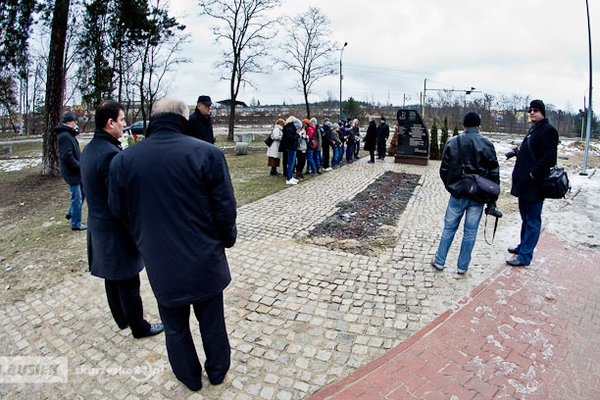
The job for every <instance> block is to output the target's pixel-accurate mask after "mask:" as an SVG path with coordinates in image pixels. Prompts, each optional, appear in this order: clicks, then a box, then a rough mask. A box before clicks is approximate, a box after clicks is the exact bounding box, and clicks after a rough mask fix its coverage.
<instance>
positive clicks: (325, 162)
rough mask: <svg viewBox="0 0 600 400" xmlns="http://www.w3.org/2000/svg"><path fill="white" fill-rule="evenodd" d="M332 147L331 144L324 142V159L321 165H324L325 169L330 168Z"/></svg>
mask: <svg viewBox="0 0 600 400" xmlns="http://www.w3.org/2000/svg"><path fill="white" fill-rule="evenodd" d="M330 146H331V145H330V144H329V142H326V141H323V159H322V160H321V164H323V168H329V147H330Z"/></svg>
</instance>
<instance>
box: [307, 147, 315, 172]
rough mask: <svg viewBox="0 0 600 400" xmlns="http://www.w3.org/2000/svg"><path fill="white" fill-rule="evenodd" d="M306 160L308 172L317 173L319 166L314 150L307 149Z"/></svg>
mask: <svg viewBox="0 0 600 400" xmlns="http://www.w3.org/2000/svg"><path fill="white" fill-rule="evenodd" d="M306 162H307V163H308V167H306V173H307V174H311V173H312V174H316V173H317V166H316V165H315V156H314V150H306Z"/></svg>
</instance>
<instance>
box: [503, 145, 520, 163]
mask: <svg viewBox="0 0 600 400" xmlns="http://www.w3.org/2000/svg"><path fill="white" fill-rule="evenodd" d="M518 155H519V148H518V147H515V148H514V149H512V150H511V151H509V152H508V153H506V154H505V156H506V159H507V160H508V159H511V158H512V157H514V156H518Z"/></svg>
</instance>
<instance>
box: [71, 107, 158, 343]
mask: <svg viewBox="0 0 600 400" xmlns="http://www.w3.org/2000/svg"><path fill="white" fill-rule="evenodd" d="M95 120H96V131H95V132H94V137H93V139H92V140H91V141H90V143H89V144H88V145H87V146H85V149H84V150H83V153H82V155H81V178H82V180H83V184H84V186H85V187H86V188H87V190H86V192H87V195H88V209H89V211H88V224H89V230H88V237H87V245H88V262H89V265H90V271H91V272H92V275H94V276H98V277H100V278H104V286H105V289H106V297H107V299H108V305H109V307H110V311H111V313H112V315H113V318H114V319H115V322H116V323H117V326H118V327H119V328H121V329H125V328H127V326H129V327H130V328H131V333H132V335H133V337H135V338H138V339H139V338H143V337H147V336H152V335H156V334H158V333H160V332H162V331H163V326H162V324H160V323H156V324H150V323H148V322H147V321H146V320H145V319H144V310H143V306H142V298H141V297H140V276H139V273H140V271H141V270H142V268H143V263H142V257H141V255H140V253H139V252H138V249H137V247H136V245H135V242H134V241H133V239H132V238H131V235H129V233H128V232H127V228H126V227H125V226H124V225H123V224H122V223H121V222H120V221H118V220H117V219H116V218H115V217H114V216H113V215H112V214H111V212H110V209H109V208H108V187H107V181H108V168H109V165H110V162H111V160H112V159H113V157H114V156H115V155H117V154H118V153H119V151H121V143H120V141H119V138H120V137H121V136H122V135H123V128H124V127H125V126H126V122H125V113H124V112H123V106H122V105H121V104H119V103H116V102H114V101H104V102H102V103H100V105H99V106H98V108H97V109H96V116H95Z"/></svg>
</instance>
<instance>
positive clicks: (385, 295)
mask: <svg viewBox="0 0 600 400" xmlns="http://www.w3.org/2000/svg"><path fill="white" fill-rule="evenodd" d="M438 168H439V163H438V162H430V164H429V165H428V166H426V167H424V166H409V165H401V164H394V163H393V160H392V159H389V158H388V159H386V161H385V162H378V163H377V164H367V163H366V159H361V160H360V161H359V162H355V163H353V164H351V165H348V166H344V167H342V168H339V169H336V170H334V171H332V172H328V173H326V174H323V175H322V176H319V177H316V178H314V179H311V180H309V181H307V182H302V183H301V184H299V185H297V186H294V187H290V188H286V189H285V190H283V191H281V192H279V193H276V194H274V195H271V196H269V197H266V198H263V199H261V200H259V201H256V202H254V203H252V204H249V205H246V206H244V207H241V208H240V209H239V217H238V231H239V236H238V242H237V244H236V245H235V247H233V248H232V249H230V250H228V253H227V255H228V259H229V261H230V265H231V270H232V276H233V282H232V284H231V285H230V286H229V288H228V289H227V290H226V291H225V302H226V306H225V307H226V308H225V313H226V321H227V325H228V331H229V334H230V340H231V345H232V366H231V370H230V372H229V375H228V378H227V381H226V383H225V384H223V385H220V386H211V385H210V384H209V383H208V379H206V377H205V379H204V383H205V386H204V388H203V389H202V390H201V391H199V392H197V393H193V392H190V391H189V390H187V389H186V388H185V387H184V386H183V385H182V384H180V383H179V381H177V380H176V378H175V377H174V375H173V374H172V372H171V369H170V366H169V363H168V360H167V356H166V349H165V344H164V336H163V335H158V336H155V337H151V338H146V339H142V340H135V339H133V338H132V337H131V335H130V333H129V331H128V330H125V331H119V330H118V329H117V328H116V326H115V324H114V322H113V321H112V318H111V316H110V313H109V310H108V307H107V305H106V300H105V295H104V286H103V282H102V280H100V279H97V278H93V277H91V276H89V275H85V276H79V277H69V278H67V279H66V280H65V281H63V282H61V283H60V284H58V285H56V286H54V287H49V288H48V289H47V290H46V291H42V292H38V293H35V294H32V295H30V296H28V297H27V298H26V299H25V300H24V301H19V302H17V303H16V304H13V305H10V306H7V307H5V308H3V309H0V320H2V321H3V324H2V327H0V356H4V357H9V358H11V357H15V356H28V357H46V358H45V360H55V359H57V358H58V357H62V358H59V360H63V361H64V362H65V363H66V365H67V366H68V377H67V378H66V379H65V380H66V382H64V383H42V382H36V383H0V397H1V398H11V399H12V398H14V399H36V398H39V399H47V398H60V399H100V398H102V399H119V400H122V399H129V400H132V399H162V398H172V399H181V398H189V399H279V400H285V399H300V398H305V397H307V396H309V395H311V394H313V393H315V392H317V391H318V390H320V389H322V388H324V387H326V386H328V385H330V384H332V383H334V382H337V381H339V380H340V379H342V378H344V377H346V376H348V375H349V374H351V373H352V372H353V371H355V370H356V369H358V368H359V367H361V366H364V365H366V364H367V363H369V362H370V361H372V360H374V359H376V358H377V357H379V356H381V355H383V354H384V353H386V352H387V351H389V350H390V349H392V348H394V347H396V346H397V345H398V344H400V343H401V342H403V341H404V340H405V339H407V338H409V337H410V336H411V335H412V334H414V333H415V332H417V331H419V330H420V329H421V328H423V327H425V326H426V325H427V324H429V323H430V322H432V321H434V320H435V319H436V318H437V317H438V316H439V315H441V314H442V313H444V312H445V311H446V310H447V309H449V308H450V307H452V306H453V305H454V304H456V302H457V301H458V300H460V299H461V298H463V297H464V296H465V295H467V294H468V293H470V292H471V290H472V289H473V288H475V287H476V286H477V285H479V284H480V283H481V282H482V281H484V280H485V279H487V278H488V277H489V276H490V275H491V274H492V273H493V272H494V270H496V268H497V266H498V265H500V264H501V263H502V262H503V260H504V257H505V248H506V243H505V241H503V240H501V239H502V237H503V236H505V237H508V236H511V235H514V234H515V232H518V230H517V229H518V219H517V217H516V216H515V215H507V216H505V218H503V221H502V224H501V225H500V227H499V231H498V235H497V237H496V241H495V243H494V244H493V245H492V246H488V245H486V244H485V243H484V241H483V237H482V236H483V235H482V231H483V229H480V233H479V238H478V241H477V244H476V246H475V250H474V254H473V263H472V265H471V267H470V269H469V274H468V277H466V278H463V279H457V275H456V274H455V264H453V263H455V262H456V257H457V252H458V243H460V239H461V237H462V235H461V234H460V231H459V233H457V237H456V238H455V245H453V246H452V249H451V251H450V254H449V256H448V264H447V268H446V270H445V271H444V272H442V273H434V271H433V269H432V268H431V266H430V265H429V262H430V260H431V259H432V257H433V254H434V253H435V250H436V248H437V243H438V240H439V236H440V233H441V228H442V219H443V213H444V211H445V207H446V203H447V200H448V194H447V192H446V191H445V190H444V187H443V184H442V183H441V181H440V180H439V177H438ZM387 170H392V171H397V172H409V173H414V174H420V175H421V180H420V184H419V186H418V187H417V188H416V189H415V192H414V195H413V197H412V198H411V200H410V202H409V204H408V206H407V208H406V210H405V211H404V213H403V214H402V215H401V217H400V219H399V222H398V225H397V227H396V229H395V231H394V238H395V241H394V243H395V245H393V246H390V247H389V248H382V249H381V251H380V254H378V255H377V256H372V257H367V256H357V255H353V254H349V253H345V252H342V251H334V250H330V249H327V248H325V247H321V246H317V245H312V244H307V243H306V241H305V240H303V238H304V237H305V235H306V233H307V232H308V231H309V230H310V229H311V227H313V226H314V225H315V224H317V223H318V222H320V221H322V220H323V219H324V218H326V217H327V216H329V215H331V214H333V213H334V212H335V211H336V207H335V205H336V203H338V202H339V201H341V200H347V199H350V198H352V197H353V196H354V195H355V194H357V193H358V192H360V191H362V190H363V189H364V188H365V187H367V186H368V185H369V184H370V183H372V182H373V181H374V180H375V179H376V178H377V177H378V176H380V175H381V174H382V173H383V172H385V171H387ZM499 238H500V240H499ZM142 296H143V299H144V305H145V308H146V310H145V311H146V315H147V318H148V319H149V320H150V321H156V320H158V312H157V308H156V302H155V300H154V298H153V295H152V293H151V290H150V287H149V284H148V282H147V278H146V276H145V273H143V274H142ZM192 330H193V332H194V340H195V342H196V347H197V349H198V352H199V355H200V358H201V360H202V359H203V353H202V350H201V349H202V346H201V339H200V335H199V333H198V330H197V322H196V321H195V320H194V319H192ZM0 358H1V357H0Z"/></svg>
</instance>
